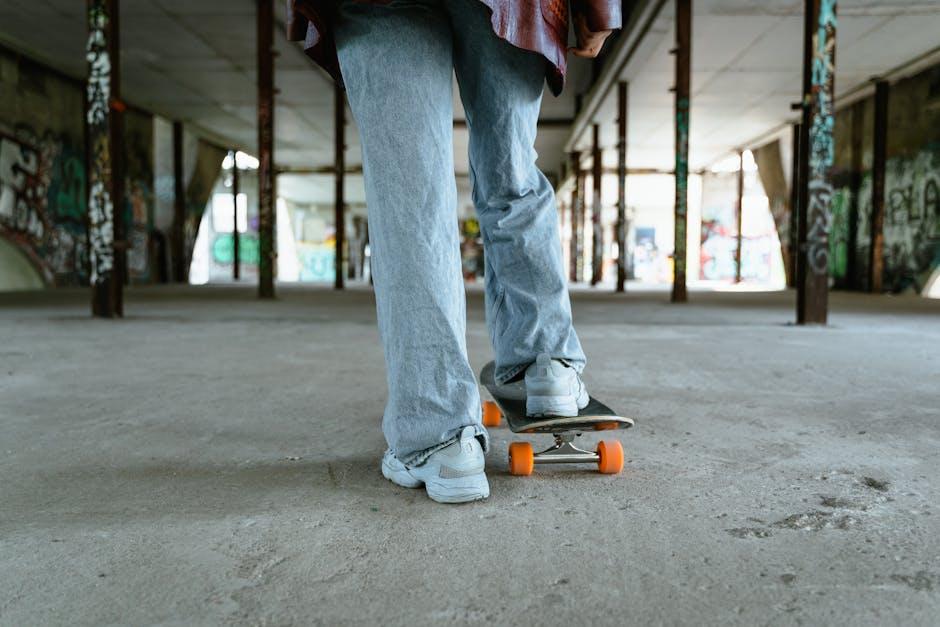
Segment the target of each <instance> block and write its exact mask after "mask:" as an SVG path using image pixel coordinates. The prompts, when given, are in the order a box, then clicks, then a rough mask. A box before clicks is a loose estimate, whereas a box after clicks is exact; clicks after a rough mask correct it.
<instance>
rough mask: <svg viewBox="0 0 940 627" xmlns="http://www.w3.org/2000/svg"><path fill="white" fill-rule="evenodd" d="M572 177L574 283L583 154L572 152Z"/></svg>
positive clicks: (571, 268)
mask: <svg viewBox="0 0 940 627" xmlns="http://www.w3.org/2000/svg"><path fill="white" fill-rule="evenodd" d="M569 158H570V159H571V168H570V169H571V175H572V176H573V177H574V188H573V189H572V190H571V224H570V225H569V226H570V228H571V239H570V240H569V241H568V279H569V280H570V281H571V282H572V283H574V282H575V281H577V280H578V214H580V213H581V153H580V152H577V151H575V152H572V153H571V154H570V155H569Z"/></svg>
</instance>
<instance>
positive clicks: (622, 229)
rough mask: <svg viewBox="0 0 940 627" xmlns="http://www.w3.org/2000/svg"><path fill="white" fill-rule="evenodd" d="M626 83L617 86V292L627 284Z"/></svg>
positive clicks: (621, 82)
mask: <svg viewBox="0 0 940 627" xmlns="http://www.w3.org/2000/svg"><path fill="white" fill-rule="evenodd" d="M627 89H628V87H627V82H626V81H620V82H619V83H618V84H617V291H618V292H622V291H623V290H624V286H625V285H626V282H627V258H628V257H627V98H628V91H627Z"/></svg>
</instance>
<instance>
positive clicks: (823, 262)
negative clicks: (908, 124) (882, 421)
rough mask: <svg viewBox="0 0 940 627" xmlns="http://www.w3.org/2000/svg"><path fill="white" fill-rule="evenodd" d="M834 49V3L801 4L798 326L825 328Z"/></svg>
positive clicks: (808, 1) (815, 0) (825, 0)
mask: <svg viewBox="0 0 940 627" xmlns="http://www.w3.org/2000/svg"><path fill="white" fill-rule="evenodd" d="M835 44H836V1H835V0H806V13H805V15H804V40H803V48H804V51H803V100H802V105H803V122H802V126H801V130H802V137H801V138H800V145H801V146H802V147H804V148H803V149H802V150H801V151H800V177H799V179H800V207H801V211H800V220H799V242H800V249H799V253H800V264H799V266H798V276H797V306H796V320H797V324H825V323H826V318H827V314H828V309H829V228H830V224H831V222H832V162H833V158H834V153H835V150H834V144H833V138H832V129H833V120H834V118H833V114H834V112H835V111H834V106H833V95H834V82H835Z"/></svg>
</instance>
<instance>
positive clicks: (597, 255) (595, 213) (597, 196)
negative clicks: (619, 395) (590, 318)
mask: <svg viewBox="0 0 940 627" xmlns="http://www.w3.org/2000/svg"><path fill="white" fill-rule="evenodd" d="M591 154H592V158H591V163H592V173H591V181H592V183H593V185H592V187H593V188H594V194H593V195H592V203H591V285H592V286H593V285H597V284H598V283H600V282H601V281H602V280H603V278H604V277H603V274H604V232H603V231H602V230H601V210H602V207H601V178H602V176H603V173H604V165H603V163H602V158H601V146H600V125H599V124H594V127H593V129H592V143H591Z"/></svg>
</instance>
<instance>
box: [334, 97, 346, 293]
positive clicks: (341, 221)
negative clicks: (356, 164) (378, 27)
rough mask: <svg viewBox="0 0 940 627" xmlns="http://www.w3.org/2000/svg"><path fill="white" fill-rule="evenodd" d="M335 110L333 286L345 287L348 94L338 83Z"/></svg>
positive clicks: (337, 287)
mask: <svg viewBox="0 0 940 627" xmlns="http://www.w3.org/2000/svg"><path fill="white" fill-rule="evenodd" d="M333 110H334V117H333V123H334V139H335V144H334V151H335V154H334V158H335V163H334V167H335V170H336V174H335V179H334V180H335V182H336V193H335V195H334V208H333V214H334V220H335V223H336V225H335V226H336V259H335V263H336V277H335V280H334V283H333V287H334V288H336V289H338V290H341V289H343V251H344V250H345V249H346V200H345V178H346V94H345V93H344V92H343V88H342V87H340V86H339V85H338V84H337V85H336V86H335V87H334V88H333Z"/></svg>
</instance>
